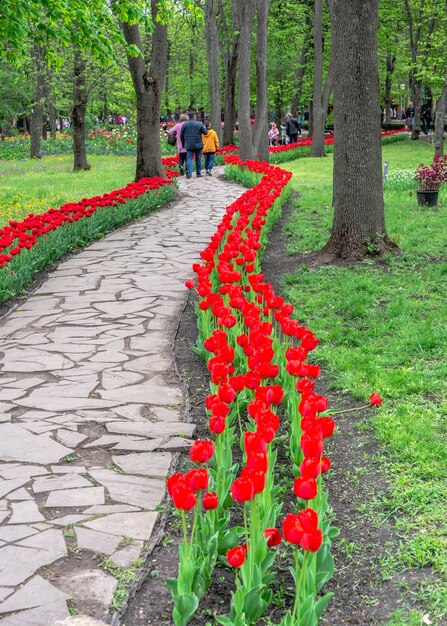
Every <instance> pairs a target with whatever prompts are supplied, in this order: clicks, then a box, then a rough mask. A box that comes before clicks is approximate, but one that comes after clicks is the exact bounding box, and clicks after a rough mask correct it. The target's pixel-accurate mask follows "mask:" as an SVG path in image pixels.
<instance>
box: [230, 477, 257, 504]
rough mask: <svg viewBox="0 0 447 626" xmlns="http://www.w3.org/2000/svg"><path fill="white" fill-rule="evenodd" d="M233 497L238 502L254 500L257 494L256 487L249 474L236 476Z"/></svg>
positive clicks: (232, 489)
mask: <svg viewBox="0 0 447 626" xmlns="http://www.w3.org/2000/svg"><path fill="white" fill-rule="evenodd" d="M230 491H231V497H232V498H233V500H236V502H247V501H248V500H253V498H254V495H255V487H254V484H253V481H252V480H251V478H250V477H248V476H240V477H239V478H236V480H235V481H234V483H233V484H232V485H231V489H230Z"/></svg>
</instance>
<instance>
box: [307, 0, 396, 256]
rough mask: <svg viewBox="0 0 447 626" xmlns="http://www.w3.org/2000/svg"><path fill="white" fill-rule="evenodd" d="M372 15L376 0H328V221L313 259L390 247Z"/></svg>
mask: <svg viewBox="0 0 447 626" xmlns="http://www.w3.org/2000/svg"><path fill="white" fill-rule="evenodd" d="M377 17H378V0H334V2H333V21H332V28H333V32H332V45H333V62H334V112H335V144H334V195H333V202H334V221H333V226H332V233H331V236H330V239H329V241H328V243H327V244H326V245H325V247H324V248H323V250H322V251H321V253H320V255H319V258H318V261H319V262H330V261H332V260H334V259H337V258H343V259H358V258H363V257H364V256H365V255H366V254H368V253H371V252H372V251H374V252H376V253H381V252H383V251H385V250H396V247H395V246H394V244H392V243H391V242H390V241H389V239H388V236H387V234H386V230H385V217H384V206H383V182H382V162H381V142H380V86H379V70H378V59H377ZM365 111H367V112H368V114H367V115H365Z"/></svg>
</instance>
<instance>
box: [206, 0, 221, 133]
mask: <svg viewBox="0 0 447 626" xmlns="http://www.w3.org/2000/svg"><path fill="white" fill-rule="evenodd" d="M216 13H217V0H206V5H205V36H206V49H207V57H208V59H207V60H208V81H209V92H210V113H211V125H212V127H213V128H214V130H215V131H216V133H217V136H218V137H219V143H221V142H222V125H221V119H222V118H221V115H222V113H221V109H222V102H221V97H220V80H219V48H218V45H217V42H218V40H219V34H218V30H217V19H216Z"/></svg>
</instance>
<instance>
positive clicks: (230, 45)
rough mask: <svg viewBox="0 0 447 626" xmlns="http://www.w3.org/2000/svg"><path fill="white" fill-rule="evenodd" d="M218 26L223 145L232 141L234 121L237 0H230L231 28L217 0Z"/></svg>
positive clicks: (238, 36) (237, 36) (238, 23)
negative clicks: (222, 78)
mask: <svg viewBox="0 0 447 626" xmlns="http://www.w3.org/2000/svg"><path fill="white" fill-rule="evenodd" d="M218 3H219V4H218V7H219V12H218V16H219V22H218V24H219V27H220V31H221V38H222V39H223V46H222V57H223V59H224V62H225V98H224V103H225V110H224V129H223V145H224V146H228V145H230V144H232V143H233V141H234V140H233V129H234V125H235V122H236V79H237V64H238V57H239V42H240V20H239V7H238V2H237V0H231V5H230V7H231V29H230V27H229V24H228V20H227V15H226V11H225V6H224V3H223V0H218Z"/></svg>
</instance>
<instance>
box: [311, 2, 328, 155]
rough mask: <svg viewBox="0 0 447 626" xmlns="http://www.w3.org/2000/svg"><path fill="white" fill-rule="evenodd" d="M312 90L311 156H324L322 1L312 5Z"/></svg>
mask: <svg viewBox="0 0 447 626" xmlns="http://www.w3.org/2000/svg"><path fill="white" fill-rule="evenodd" d="M314 11H315V17H314V89H313V114H312V122H313V128H312V148H311V153H310V154H311V156H313V157H322V156H324V118H325V112H324V110H323V97H322V89H323V0H315V3H314Z"/></svg>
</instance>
